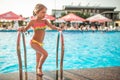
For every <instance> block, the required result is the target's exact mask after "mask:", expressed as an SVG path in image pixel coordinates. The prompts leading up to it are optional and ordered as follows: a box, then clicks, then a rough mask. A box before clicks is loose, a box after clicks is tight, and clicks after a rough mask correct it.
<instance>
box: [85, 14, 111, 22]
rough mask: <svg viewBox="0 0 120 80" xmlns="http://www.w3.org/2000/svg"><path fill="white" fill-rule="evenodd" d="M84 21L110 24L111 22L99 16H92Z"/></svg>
mask: <svg viewBox="0 0 120 80" xmlns="http://www.w3.org/2000/svg"><path fill="white" fill-rule="evenodd" d="M86 20H88V21H90V22H110V21H112V20H111V19H109V18H106V17H104V16H103V15H101V14H97V15H94V16H92V17H89V18H87V19H86Z"/></svg>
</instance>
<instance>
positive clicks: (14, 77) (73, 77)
mask: <svg viewBox="0 0 120 80" xmlns="http://www.w3.org/2000/svg"><path fill="white" fill-rule="evenodd" d="M0 80H19V74H18V73H8V74H0ZM28 80H56V71H45V72H44V76H43V79H37V78H36V74H35V72H29V73H28ZM64 80H120V67H109V68H96V69H79V70H64Z"/></svg>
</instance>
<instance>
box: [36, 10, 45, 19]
mask: <svg viewBox="0 0 120 80" xmlns="http://www.w3.org/2000/svg"><path fill="white" fill-rule="evenodd" d="M46 11H47V9H46V8H43V9H42V10H41V11H39V12H38V13H37V17H39V18H41V19H43V18H44V17H45V14H46Z"/></svg>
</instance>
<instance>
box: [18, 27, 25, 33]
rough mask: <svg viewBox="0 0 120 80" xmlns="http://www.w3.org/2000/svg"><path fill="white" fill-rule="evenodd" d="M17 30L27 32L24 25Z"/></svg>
mask: <svg viewBox="0 0 120 80" xmlns="http://www.w3.org/2000/svg"><path fill="white" fill-rule="evenodd" d="M17 30H18V31H20V32H25V28H24V27H20V28H18V29H17Z"/></svg>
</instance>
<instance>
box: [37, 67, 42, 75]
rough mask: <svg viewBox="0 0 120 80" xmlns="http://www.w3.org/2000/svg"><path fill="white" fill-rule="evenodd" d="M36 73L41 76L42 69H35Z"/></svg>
mask: <svg viewBox="0 0 120 80" xmlns="http://www.w3.org/2000/svg"><path fill="white" fill-rule="evenodd" d="M37 75H38V76H40V77H42V76H43V73H42V70H41V69H40V68H38V69H37Z"/></svg>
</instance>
